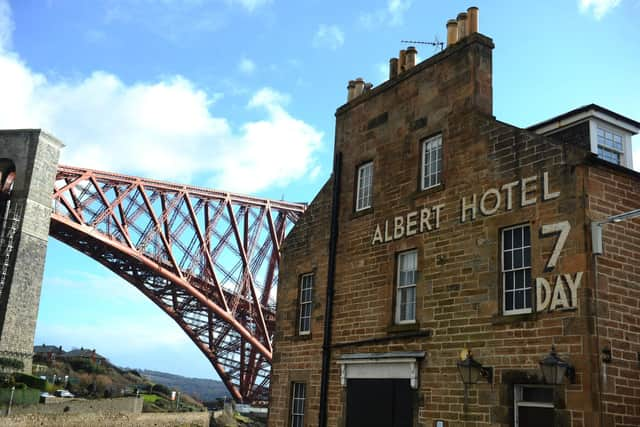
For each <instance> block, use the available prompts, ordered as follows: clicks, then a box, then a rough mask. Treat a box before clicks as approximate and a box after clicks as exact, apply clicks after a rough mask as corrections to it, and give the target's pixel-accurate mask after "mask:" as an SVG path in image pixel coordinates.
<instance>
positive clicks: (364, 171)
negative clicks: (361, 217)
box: [356, 162, 373, 212]
mask: <svg viewBox="0 0 640 427" xmlns="http://www.w3.org/2000/svg"><path fill="white" fill-rule="evenodd" d="M357 180H358V185H357V188H356V212H358V211H363V210H365V209H369V208H370V207H371V205H372V199H373V162H367V163H363V164H362V165H360V166H359V167H358V175H357Z"/></svg>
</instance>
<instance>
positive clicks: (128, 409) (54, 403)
mask: <svg viewBox="0 0 640 427" xmlns="http://www.w3.org/2000/svg"><path fill="white" fill-rule="evenodd" d="M49 400H50V401H48V402H47V403H41V404H37V405H29V406H14V407H13V408H11V413H12V414H13V415H28V414H51V415H54V414H84V413H92V412H100V413H112V414H113V413H115V414H119V413H136V414H139V413H141V412H142V404H143V400H142V398H140V397H121V398H115V399H96V400H87V399H69V398H56V397H53V398H50V399H49Z"/></svg>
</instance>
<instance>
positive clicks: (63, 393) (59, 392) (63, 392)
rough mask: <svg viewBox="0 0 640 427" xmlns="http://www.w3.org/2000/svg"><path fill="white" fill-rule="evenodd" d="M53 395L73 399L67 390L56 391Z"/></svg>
mask: <svg viewBox="0 0 640 427" xmlns="http://www.w3.org/2000/svg"><path fill="white" fill-rule="evenodd" d="M55 395H56V396H58V397H75V396H74V395H73V393H71V392H70V391H69V390H56V393H55Z"/></svg>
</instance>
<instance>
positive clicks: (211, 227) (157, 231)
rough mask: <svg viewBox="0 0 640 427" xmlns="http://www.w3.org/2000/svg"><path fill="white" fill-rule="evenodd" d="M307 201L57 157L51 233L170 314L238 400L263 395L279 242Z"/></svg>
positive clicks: (257, 397) (265, 385)
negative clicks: (76, 164) (60, 162)
mask: <svg viewBox="0 0 640 427" xmlns="http://www.w3.org/2000/svg"><path fill="white" fill-rule="evenodd" d="M305 207H306V206H305V205H304V204H299V203H287V202H281V201H271V200H266V199H259V198H254V197H250V196H243V195H238V194H232V193H227V192H219V191H214V190H209V189H204V188H199V187H193V186H180V185H175V184H171V183H167V182H162V181H156V180H145V179H141V178H137V177H131V176H126V175H120V174H112V173H108V172H100V171H95V170H90V169H82V168H72V167H67V166H59V167H58V171H57V174H56V180H55V187H54V191H53V213H52V215H51V224H50V229H49V234H50V235H51V236H52V237H54V238H56V239H58V240H60V241H61V242H63V243H65V244H67V245H69V246H71V247H73V248H75V249H77V250H79V251H80V252H82V253H84V254H86V255H87V256H89V257H91V258H93V259H94V260H96V261H98V262H100V263H101V264H102V265H104V266H106V267H107V268H109V269H110V270H112V271H113V272H115V273H116V274H117V275H118V276H120V277H122V278H124V279H125V280H127V281H128V282H129V283H130V284H132V285H133V286H135V287H136V288H137V289H138V290H140V291H141V292H142V293H143V294H144V295H145V296H147V297H148V298H149V299H150V300H151V301H153V302H154V303H155V304H156V305H157V306H158V307H160V308H161V309H162V310H163V311H164V312H165V313H167V314H168V315H169V316H170V317H171V318H172V319H173V320H174V321H175V322H176V323H177V324H178V325H179V326H180V327H181V328H182V329H183V330H184V331H185V333H186V334H187V335H188V336H189V338H190V339H191V341H193V342H194V344H195V345H196V346H197V347H198V348H199V349H200V351H201V352H202V353H203V354H204V355H205V356H206V357H207V358H208V360H209V361H210V362H211V364H212V366H213V367H214V369H215V370H216V372H217V373H218V375H219V376H220V378H221V380H222V381H223V382H224V383H225V385H226V386H227V388H228V390H229V391H230V393H231V394H232V396H233V397H234V398H235V399H236V400H238V401H245V402H249V401H259V400H265V399H266V398H267V395H268V390H269V369H270V361H271V351H272V347H271V340H272V338H273V331H274V325H275V292H276V287H277V279H278V266H279V261H280V258H279V256H280V255H279V249H280V245H281V244H282V242H283V240H284V237H285V235H286V233H287V232H288V231H289V230H290V228H291V227H292V226H293V225H294V223H295V222H296V221H297V219H298V218H299V216H300V215H301V214H302V213H303V212H304V210H305Z"/></svg>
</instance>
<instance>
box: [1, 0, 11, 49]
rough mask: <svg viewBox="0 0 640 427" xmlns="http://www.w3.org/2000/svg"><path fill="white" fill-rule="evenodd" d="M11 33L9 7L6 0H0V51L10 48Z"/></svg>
mask: <svg viewBox="0 0 640 427" xmlns="http://www.w3.org/2000/svg"><path fill="white" fill-rule="evenodd" d="M12 33H13V20H12V19H11V7H9V3H8V1H7V0H0V52H3V51H4V50H8V49H10V48H11V34H12Z"/></svg>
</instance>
